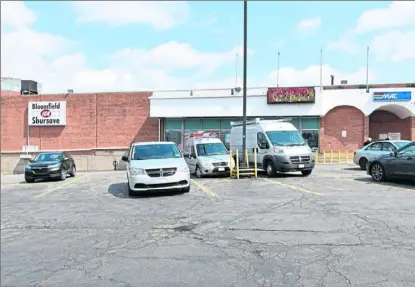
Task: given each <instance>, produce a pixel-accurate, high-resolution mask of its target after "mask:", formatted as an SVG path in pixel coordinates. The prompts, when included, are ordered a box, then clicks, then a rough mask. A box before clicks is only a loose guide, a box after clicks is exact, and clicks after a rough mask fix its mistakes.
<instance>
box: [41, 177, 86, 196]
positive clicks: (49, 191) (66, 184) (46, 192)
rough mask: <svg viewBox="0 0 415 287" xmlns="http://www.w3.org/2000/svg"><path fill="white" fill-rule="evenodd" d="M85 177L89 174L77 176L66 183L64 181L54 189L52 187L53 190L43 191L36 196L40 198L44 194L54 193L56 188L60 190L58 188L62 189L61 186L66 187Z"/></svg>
mask: <svg viewBox="0 0 415 287" xmlns="http://www.w3.org/2000/svg"><path fill="white" fill-rule="evenodd" d="M85 177H87V176H86V175H82V176H80V177H77V178H75V179H73V180H71V181H68V182H65V183H63V184H61V185H58V186H57V187H55V188H53V189H51V190H48V191H45V192H43V193H41V194H38V195H36V196H35V198H39V197H42V196H45V195H48V194H49V193H52V192H54V191H56V190H58V189H60V188H62V187H65V186H68V185H70V184H73V183H75V182H78V181H80V180H81V179H83V178H85Z"/></svg>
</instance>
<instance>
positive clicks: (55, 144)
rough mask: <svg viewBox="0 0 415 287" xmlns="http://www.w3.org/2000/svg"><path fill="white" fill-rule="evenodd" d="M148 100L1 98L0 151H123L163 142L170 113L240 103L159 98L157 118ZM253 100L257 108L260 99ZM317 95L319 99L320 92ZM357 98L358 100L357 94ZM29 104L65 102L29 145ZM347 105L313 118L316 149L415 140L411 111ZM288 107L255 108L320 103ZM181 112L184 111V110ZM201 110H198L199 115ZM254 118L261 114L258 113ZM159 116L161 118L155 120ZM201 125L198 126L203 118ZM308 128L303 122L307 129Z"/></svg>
mask: <svg viewBox="0 0 415 287" xmlns="http://www.w3.org/2000/svg"><path fill="white" fill-rule="evenodd" d="M335 95H337V94H335ZM150 96H151V98H152V99H153V98H154V96H152V93H151V92H130V93H93V94H60V95H38V96H2V97H1V151H2V153H11V152H15V153H19V152H21V151H22V147H23V146H24V145H27V144H28V143H29V144H30V145H36V146H37V147H38V148H39V150H68V151H73V152H87V151H90V150H111V149H112V150H115V149H119V150H125V149H126V148H127V147H128V146H129V144H130V143H131V142H132V141H156V140H158V139H161V140H163V139H164V136H163V135H164V134H165V131H164V130H165V128H164V126H165V120H166V118H169V117H170V118H171V116H169V114H172V113H173V112H174V113H176V116H174V117H176V118H177V114H179V115H180V114H183V113H187V114H189V113H191V112H192V113H193V114H190V116H184V117H186V118H192V117H193V118H195V116H196V115H198V116H199V118H200V117H205V118H206V116H205V115H203V113H207V114H209V115H213V116H214V115H215V114H214V113H215V112H216V113H217V112H218V110H219V112H222V113H224V114H226V115H227V116H228V115H230V116H232V112H233V111H232V110H231V109H232V108H233V106H235V103H238V101H240V100H239V99H240V97H236V96H232V97H227V98H230V99H231V100H232V101H234V102H233V104H232V103H231V102H226V101H225V100H226V99H219V98H216V99H214V98H213V99H207V101H206V102H203V103H202V102H201V99H202V98H203V97H199V98H198V97H187V98H186V99H185V100H183V99H180V98H176V99H173V98H169V99H167V98H166V99H161V100H162V101H164V102H165V107H163V106H161V108H160V111H159V114H160V115H151V108H150V105H151V106H153V105H155V106H156V107H157V103H156V102H155V100H152V101H151V100H149V97H150ZM255 97H256V98H258V102H261V104H262V102H263V99H262V98H260V97H261V96H255ZM321 97H324V94H322V95H321ZM326 97H327V98H333V97H334V96H333V95H331V94H330V95H326ZM204 98H207V97H204ZM238 98H239V99H238ZM256 98H255V99H256ZM356 98H358V97H357V96H356ZM30 101H66V103H67V124H66V126H64V127H30V130H29V142H28V140H27V139H28V135H27V105H28V102H30ZM159 101H160V99H159ZM180 101H181V102H180ZM342 101H343V102H342ZM350 101H351V100H350V99H347V98H346V97H344V96H342V95H341V94H340V95H339V96H338V98H336V99H333V102H336V103H337V102H338V105H334V104H333V106H334V107H333V108H330V109H329V110H327V111H325V112H323V115H321V116H318V115H317V116H315V118H316V120H317V124H316V125H317V127H316V128H314V130H317V132H318V140H317V142H318V144H319V150H320V151H324V150H326V151H328V150H339V149H342V150H345V149H347V150H353V149H356V148H358V147H360V146H361V145H362V144H363V142H364V141H365V140H366V139H367V138H368V137H369V136H370V137H372V138H373V139H377V138H378V136H379V134H382V133H400V135H401V138H402V139H407V140H415V117H414V116H413V113H412V114H411V111H409V112H410V113H409V114H408V115H409V116H407V117H403V118H402V117H398V116H397V115H396V114H395V113H392V112H390V111H386V110H379V109H376V110H374V111H373V112H372V113H369V114H368V113H367V112H366V113H365V112H363V111H362V109H360V108H358V107H356V106H352V105H347V104H345V103H348V102H350ZM207 103H214V104H217V103H218V105H221V110H223V111H221V110H220V109H217V108H216V109H213V108H209V106H207V105H208V104H207ZM192 105H193V106H192ZM248 105H249V107H250V108H249V109H251V110H252V109H253V108H251V107H255V105H256V103H255V102H253V101H251V100H249V101H248ZM257 105H259V104H257ZM292 106H293V107H290V108H288V106H284V107H283V109H280V110H276V111H275V112H274V111H273V110H271V109H274V108H280V107H281V106H280V107H276V106H275V105H274V106H272V107H269V105H268V106H267V105H266V102H265V104H263V106H258V108H257V110H258V111H261V112H264V113H266V112H268V113H275V114H278V113H280V112H278V111H287V110H288V109H292V110H296V111H298V113H299V114H300V115H301V114H304V113H306V112H304V111H308V112H309V113H314V115H315V113H317V112H318V111H319V110H318V109H320V108H322V109H323V108H324V103H322V102H321V101H320V102H319V101H318V100H317V101H316V103H315V104H312V105H309V106H304V105H301V104H297V105H292ZM316 107H317V108H316ZM196 108H199V109H200V110H197V109H196ZM314 108H315V109H316V111H317V112H314V111H311V112H310V109H314ZM266 109H268V111H267V110H266ZM301 109H303V110H304V111H302V110H301ZM307 109H308V110H307ZM184 110H186V111H185V112H184ZM202 110H203V112H201V111H202ZM238 113H239V108H238ZM209 115H208V116H207V117H208V118H209V117H210V116H209ZM258 116H261V115H260V114H258ZM282 116H283V115H282ZM159 118H162V119H161V120H160V121H159ZM216 118H217V119H219V120H220V121H221V123H222V122H223V119H224V118H225V117H223V116H222V117H220V116H216ZM305 118H307V116H306V117H305ZM305 118H303V117H302V116H300V117H299V118H298V120H297V124H299V125H300V129H305V128H306V127H305V125H306V123H305V122H304V120H305ZM210 119H212V120H211V121H213V120H214V119H213V117H211V118H210ZM318 121H319V124H318ZM201 122H203V119H202V120H201ZM301 123H302V124H301ZM309 124H310V123H307V125H309ZM184 125H186V123H185V121H184V120H182V126H183V127H184ZM226 125H227V128H226V129H228V130H229V128H230V127H229V123H227V124H226ZM166 128H167V127H166ZM183 129H184V128H183ZM308 129H311V128H310V127H309V128H308ZM343 130H344V131H346V132H347V136H346V137H344V136H343V135H342V131H343ZM309 132H310V130H309Z"/></svg>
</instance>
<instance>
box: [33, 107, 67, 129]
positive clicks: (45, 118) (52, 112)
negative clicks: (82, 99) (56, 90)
mask: <svg viewBox="0 0 415 287" xmlns="http://www.w3.org/2000/svg"><path fill="white" fill-rule="evenodd" d="M28 104H29V106H28V121H29V122H28V124H29V126H65V125H66V102H63V101H62V102H29V103H28Z"/></svg>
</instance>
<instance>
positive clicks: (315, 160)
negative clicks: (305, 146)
mask: <svg viewBox="0 0 415 287" xmlns="http://www.w3.org/2000/svg"><path fill="white" fill-rule="evenodd" d="M314 162H315V164H318V151H316V154H315V155H314Z"/></svg>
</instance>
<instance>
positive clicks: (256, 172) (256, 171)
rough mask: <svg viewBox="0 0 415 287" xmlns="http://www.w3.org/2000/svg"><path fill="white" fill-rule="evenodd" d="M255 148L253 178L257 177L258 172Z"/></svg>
mask: <svg viewBox="0 0 415 287" xmlns="http://www.w3.org/2000/svg"><path fill="white" fill-rule="evenodd" d="M256 160H257V159H256V148H254V173H255V178H257V177H258V170H257V162H256Z"/></svg>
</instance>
